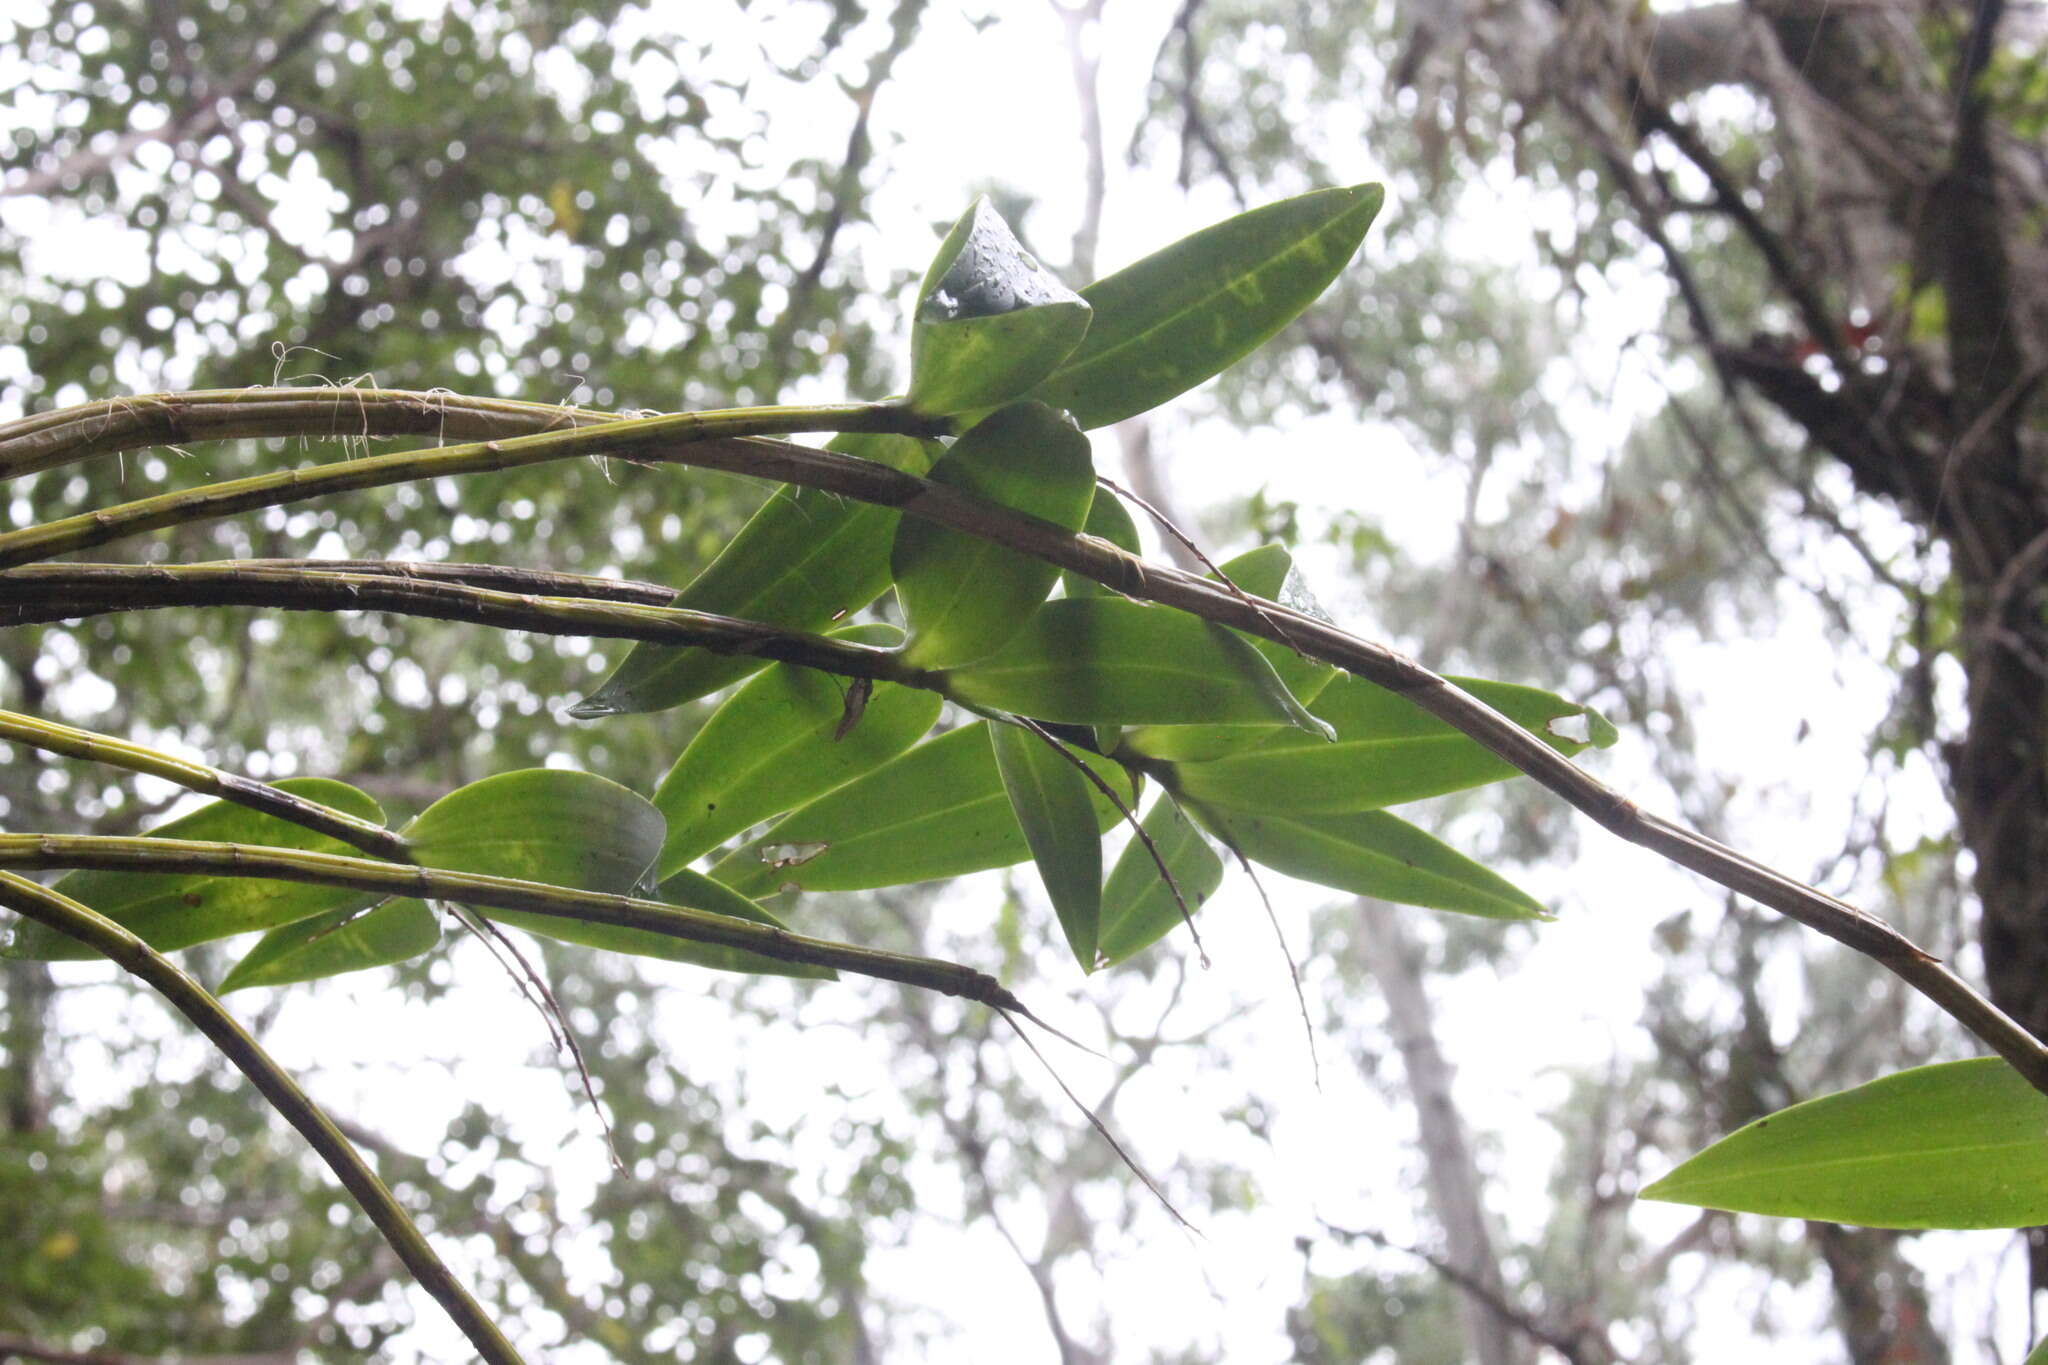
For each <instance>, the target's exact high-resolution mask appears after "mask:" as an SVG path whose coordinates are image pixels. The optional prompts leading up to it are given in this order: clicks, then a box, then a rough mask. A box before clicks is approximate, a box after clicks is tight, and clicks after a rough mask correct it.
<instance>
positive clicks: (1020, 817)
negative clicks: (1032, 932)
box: [989, 725, 1102, 971]
mask: <svg viewBox="0 0 2048 1365" xmlns="http://www.w3.org/2000/svg"><path fill="white" fill-rule="evenodd" d="M989 739H990V740H991V741H992V743H993V746H994V750H995V759H996V771H997V772H998V773H999V774H1001V776H1002V781H1003V790H1004V791H1006V792H1007V793H1009V797H1010V809H1011V811H1013V812H1014V813H1015V814H1016V817H1017V823H1018V825H1019V826H1021V827H1022V829H1023V831H1024V842H1025V843H1026V844H1028V845H1029V846H1030V848H1031V858H1032V861H1033V862H1035V863H1037V864H1038V875H1039V879H1040V880H1041V881H1043V882H1044V883H1045V894H1046V895H1047V897H1048V898H1050V899H1051V901H1052V908H1053V911H1054V912H1055V913H1056V914H1057V915H1058V916H1059V920H1060V928H1061V929H1062V930H1063V931H1064V932H1065V933H1066V936H1067V946H1068V947H1069V948H1071V949H1072V950H1073V953H1074V960H1075V961H1076V962H1079V963H1080V964H1081V966H1082V968H1083V969H1084V970H1089V971H1092V970H1094V967H1095V935H1096V927H1097V925H1098V923H1099V921H1100V919H1101V915H1102V831H1101V830H1100V829H1099V828H1098V827H1097V825H1096V819H1095V811H1094V808H1093V805H1092V803H1091V800H1090V798H1091V796H1093V795H1094V790H1093V787H1092V784H1090V783H1089V781H1088V779H1087V778H1085V777H1083V776H1082V775H1081V773H1080V770H1079V769H1077V768H1076V767H1075V766H1074V765H1073V764H1072V763H1070V762H1068V761H1067V760H1066V759H1065V758H1063V757H1061V755H1060V754H1059V752H1058V751H1056V750H1055V749H1054V748H1053V747H1052V746H1051V745H1049V744H1047V743H1045V741H1044V740H1042V739H1040V738H1039V737H1038V736H1037V735H1034V734H1032V733H1031V732H1030V731H1028V730H1025V729H1023V728H1022V727H1020V726H1015V725H994V726H991V727H990V728H989Z"/></svg>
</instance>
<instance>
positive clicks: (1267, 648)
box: [1124, 545, 1337, 763]
mask: <svg viewBox="0 0 2048 1365" xmlns="http://www.w3.org/2000/svg"><path fill="white" fill-rule="evenodd" d="M1218 567H1219V568H1221V569H1222V570H1223V574H1224V577H1226V578H1227V579H1229V580H1230V581H1231V582H1232V583H1235V584H1236V585H1237V586H1238V588H1239V589H1240V590H1242V591H1243V592H1244V593H1246V594H1247V595H1249V596H1252V597H1263V598H1265V599H1266V600H1268V601H1271V602H1278V603H1280V605H1282V606H1284V607H1291V608H1293V609H1294V610H1296V611H1299V612H1303V613H1306V614H1307V615H1309V616H1313V617H1315V618H1316V619H1317V620H1319V621H1328V620H1329V619H1330V617H1329V613H1327V612H1325V611H1324V610H1323V605H1322V603H1320V602H1318V601H1317V600H1316V598H1315V594H1314V593H1312V592H1310V591H1309V589H1308V584H1307V582H1306V581H1305V580H1304V579H1303V578H1302V576H1301V572H1300V570H1298V569H1296V568H1295V567H1294V556H1293V554H1292V553H1290V552H1289V551H1288V549H1287V547H1286V546H1284V545H1262V546H1260V547H1259V548H1258V549H1256V550H1251V551H1247V552H1246V553H1244V554H1241V555H1239V556H1237V557H1236V558H1235V559H1230V560H1226V561H1224V562H1223V563H1222V564H1221V565H1219V566H1218ZM1211 577H1214V575H1211ZM1239 638H1241V639H1243V640H1244V641H1245V642H1246V643H1247V644H1249V645H1250V646H1251V647H1252V648H1253V649H1255V650H1257V651H1258V652H1259V654H1260V656H1261V657H1262V658H1264V659H1265V661H1266V662H1267V663H1269V664H1271V665H1272V666H1273V672H1274V673H1275V674H1277V675H1278V676H1279V678H1280V681H1281V684H1282V685H1283V686H1285V687H1286V688H1287V690H1288V691H1289V692H1290V693H1292V694H1293V695H1294V697H1295V698H1296V699H1298V700H1299V701H1301V702H1302V703H1303V704H1304V705H1307V706H1308V708H1309V710H1310V712H1311V713H1313V712H1314V711H1315V707H1314V706H1313V705H1310V703H1312V702H1314V701H1315V699H1316V697H1318V696H1319V695H1321V693H1322V690H1323V689H1324V688H1325V687H1326V686H1328V685H1329V682H1330V680H1331V679H1332V678H1334V677H1336V676H1337V669H1336V668H1334V667H1333V666H1331V665H1329V664H1326V663H1322V662H1319V661H1318V660H1314V659H1308V658H1304V657H1303V656H1302V655H1301V654H1299V653H1297V652H1296V651H1295V650H1292V649H1289V648H1288V647H1287V646H1286V645H1283V644H1280V643H1278V642H1276V641H1273V640H1265V639H1260V638H1258V637H1256V636H1251V635H1240V637H1239ZM1289 732H1292V733H1299V734H1304V737H1306V735H1305V733H1304V732H1300V731H1293V730H1292V727H1289V729H1288V730H1286V731H1283V730H1278V729H1267V730H1260V729H1253V728H1248V727H1245V726H1241V725H1170V726H1159V725H1148V726H1140V727H1138V728H1136V729H1133V730H1132V731H1131V732H1130V733H1129V734H1128V735H1127V736H1125V741H1124V742H1125V743H1127V744H1129V745H1130V746H1131V748H1133V749H1135V750H1136V751H1137V752H1139V753H1141V754H1145V755H1147V756H1148V757H1151V758H1164V759H1168V760H1171V761H1173V762H1177V763H1188V762H1198V761H1200V760H1203V759H1210V758H1217V757H1220V756H1222V755H1224V754H1230V753H1236V752H1238V751H1240V750H1243V749H1248V748H1253V747H1256V746H1258V745H1261V744H1264V743H1265V742H1266V741H1267V740H1268V739H1269V738H1271V737H1272V736H1273V735H1276V734H1281V733H1289Z"/></svg>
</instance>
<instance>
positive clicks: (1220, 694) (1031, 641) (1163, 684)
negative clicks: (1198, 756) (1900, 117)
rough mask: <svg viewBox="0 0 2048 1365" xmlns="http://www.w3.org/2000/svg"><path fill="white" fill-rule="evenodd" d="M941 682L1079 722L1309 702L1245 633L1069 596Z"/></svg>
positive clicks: (1278, 708) (1147, 721)
mask: <svg viewBox="0 0 2048 1365" xmlns="http://www.w3.org/2000/svg"><path fill="white" fill-rule="evenodd" d="M940 681H941V685H942V686H943V688H944V690H945V691H946V692H947V693H948V694H949V695H951V696H953V697H956V698H958V699H959V700H961V701H963V702H966V703H968V704H969V705H972V706H979V707H984V708H987V709H989V710H995V711H1007V712H1010V713H1011V714H1012V715H1020V716H1035V717H1038V718H1039V719H1041V720H1051V721H1061V722H1065V723H1068V724H1074V725H1099V724H1117V725H1184V724H1195V723H1221V724H1230V725H1276V724H1277V725H1298V726H1301V727H1303V728H1305V729H1308V730H1310V731H1312V732H1314V733H1317V734H1327V733H1328V728H1327V727H1326V726H1324V725H1323V723H1322V722H1321V721H1319V720H1316V719H1315V718H1314V717H1313V716H1311V715H1309V713H1308V712H1307V711H1305V710H1303V709H1302V706H1301V703H1300V702H1298V701H1296V700H1295V699H1294V697H1293V696H1292V695H1290V694H1289V693H1288V691H1287V689H1286V687H1284V686H1283V685H1282V684H1281V682H1280V679H1279V676H1278V675H1277V674H1275V673H1274V672H1273V666H1272V665H1271V664H1269V663H1267V662H1266V660H1265V659H1264V658H1263V657H1262V656H1261V655H1260V654H1259V652H1258V651H1257V650H1255V649H1253V648H1252V647H1251V646H1250V645H1249V644H1247V643H1246V642H1245V641H1244V639H1243V638H1241V637H1240V636H1238V635H1236V634H1234V633H1233V632H1231V631H1229V630H1226V629H1224V628H1223V627H1222V626H1218V625H1214V624H1211V623H1210V622H1208V621H1204V620H1202V619H1200V618H1199V617H1195V616H1190V615H1188V614H1187V613H1186V612H1181V611H1175V610H1174V609H1173V608H1171V607H1161V606H1153V605H1151V604H1149V603H1144V602H1132V601H1127V600H1125V599H1123V598H1116V597H1077V598H1071V599H1069V598H1061V599H1059V600H1057V601H1053V602H1048V603H1046V604H1045V605H1044V606H1043V607H1040V608H1039V609H1038V611H1037V612H1036V613H1035V614H1033V615H1032V617H1031V619H1030V620H1029V621H1028V622H1026V623H1025V625H1024V628H1023V629H1022V630H1020V631H1019V632H1018V633H1017V634H1016V636H1015V637H1014V638H1012V639H1011V640H1010V642H1009V643H1008V644H1006V645H1004V646H1003V647H1002V648H1001V649H999V650H997V651H996V652H995V653H994V654H991V655H989V656H988V657H987V658H985V659H979V660H977V661H975V662H974V663H971V664H968V665H965V666H964V667H960V668H954V669H950V670H947V671H946V672H945V673H944V674H942V675H941V680H940Z"/></svg>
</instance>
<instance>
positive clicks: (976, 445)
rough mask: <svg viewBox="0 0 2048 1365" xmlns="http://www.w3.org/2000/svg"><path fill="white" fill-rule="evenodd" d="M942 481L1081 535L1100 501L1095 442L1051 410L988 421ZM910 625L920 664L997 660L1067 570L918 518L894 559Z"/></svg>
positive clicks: (1029, 406)
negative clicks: (1093, 503)
mask: <svg viewBox="0 0 2048 1365" xmlns="http://www.w3.org/2000/svg"><path fill="white" fill-rule="evenodd" d="M931 478H932V481H933V482H935V483H944V484H950V485H952V486H953V487H955V488H959V489H963V490H965V491H966V492H969V493H973V494H976V495H977V496H979V497H983V498H987V499H988V500H989V501H991V502H996V503H1000V504H1002V505H1003V506H1005V507H1010V508H1014V509H1016V510H1017V511H1020V512H1026V513H1029V514H1030V515H1032V516H1035V517H1040V518H1043V519H1044V520H1046V521H1050V522H1055V523H1057V524H1058V525H1060V526H1064V527H1066V528H1068V529H1069V530H1074V529H1078V528H1079V527H1080V525H1081V523H1082V522H1083V520H1085V519H1086V517H1087V515H1088V504H1089V501H1090V499H1091V498H1092V497H1093V496H1094V493H1095V466H1094V464H1093V463H1092V462H1091V461H1090V459H1089V453H1088V438H1087V437H1086V436H1083V435H1082V434H1081V432H1080V430H1079V429H1078V428H1076V427H1075V426H1074V424H1073V423H1072V422H1069V421H1068V420H1067V419H1066V418H1064V417H1062V416H1060V415H1059V414H1058V413H1056V412H1054V411H1053V410H1052V409H1051V408H1048V407H1046V406H1045V405H1044V404H1043V403H1018V404H1014V405H1012V406H1010V407H1007V408H1004V409H1002V410H1001V411H999V412H996V413H993V414H991V415H990V416H988V417H986V418H984V419H983V420H982V421H981V423H980V424H979V425H978V426H976V427H975V428H974V429H973V430H972V431H970V432H968V433H967V434H966V435H965V436H962V437H961V438H960V439H959V440H958V441H957V442H955V443H954V445H953V448H952V449H951V450H950V451H948V452H947V453H946V457H945V458H944V459H943V460H940V461H939V462H938V464H937V465H935V466H934V467H933V468H932V472H931ZM890 568H891V570H892V571H893V573H894V574H895V577H896V595H897V598H898V600H900V601H901V602H902V604H903V613H904V615H905V617H907V618H908V620H909V622H910V643H909V645H908V646H907V647H906V649H905V653H906V654H907V655H908V657H909V658H910V660H911V661H912V662H913V663H916V664H919V665H921V666H923V667H926V668H943V667H946V666H948V665H951V664H958V663H966V662H967V661H968V660H970V659H977V658H980V657H981V656H982V655H984V654H987V653H989V652H990V651H991V650H993V649H995V648H996V646H998V645H1000V644H1002V643H1003V641H1004V640H1006V639H1008V638H1009V637H1010V636H1012V635H1014V634H1016V632H1017V630H1018V629H1019V628H1020V627H1021V626H1022V625H1023V624H1024V622H1025V621H1026V620H1027V619H1029V617H1030V615H1031V609H1032V608H1033V607H1036V606H1037V605H1038V604H1039V603H1040V602H1042V601H1044V600H1045V595H1046V594H1047V593H1048V592H1050V591H1052V585H1053V581H1054V579H1056V578H1057V577H1058V576H1059V570H1058V569H1057V568H1055V567H1054V566H1052V565H1050V564H1047V563H1045V562H1044V561H1043V560H1038V559H1033V558H1031V557H1029V556H1027V555H1021V554H1018V553H1017V552H1016V551H1015V550H1010V549H1006V548H1004V547H1003V546H1000V545H995V544H992V543H990V542H989V541H986V540H982V539H980V538H978V537H975V536H969V535H962V534H961V533H960V532H958V531H951V530H948V529H946V528H945V527H943V526H939V525H937V524H936V523H933V522H929V521H924V520H922V519H920V518H916V517H911V518H908V519H906V520H905V521H904V522H903V523H902V524H901V525H899V526H898V527H897V528H896V544H895V547H894V548H893V550H892V551H891V554H890Z"/></svg>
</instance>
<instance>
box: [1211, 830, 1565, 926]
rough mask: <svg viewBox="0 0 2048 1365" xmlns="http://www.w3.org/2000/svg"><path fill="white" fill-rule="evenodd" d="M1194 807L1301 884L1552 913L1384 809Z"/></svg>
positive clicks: (1519, 913)
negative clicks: (1303, 811)
mask: <svg viewBox="0 0 2048 1365" xmlns="http://www.w3.org/2000/svg"><path fill="white" fill-rule="evenodd" d="M1191 809H1192V810H1193V812H1194V814H1195V816H1196V818H1197V819H1199V820H1200V821H1201V822H1202V823H1203V824H1204V825H1206V826H1207V827H1209V828H1210V829H1212V830H1214V831H1215V833H1216V834H1217V836H1218V837H1220V838H1221V839H1223V840H1224V841H1225V842H1226V843H1228V844H1231V845H1233V846H1234V847H1236V848H1238V849H1239V850H1241V851H1242V852H1243V853H1244V855H1245V856H1246V857H1247V858H1250V859H1251V860H1252V861H1254V862H1257V863H1263V864H1265V865H1266V866H1267V867H1270V868H1272V869H1273V870H1274V871H1275V872H1284V873H1286V874H1287V875H1288V876H1290V877H1299V878H1301V879H1302V880H1303V881H1309V882H1318V883H1320V884H1322V885H1323V886H1328V887H1334V888H1335V889H1336V890H1339V891H1348V892H1350V893H1351V894H1353V895H1355V896H1373V897H1376V898H1378V899H1380V900H1386V901H1398V902H1400V903H1401V904H1403V905H1420V906H1425V907H1427V908H1429V909H1431V910H1452V911H1456V912H1457V913H1459V914H1463V915H1479V916H1482V917H1484V918H1487V919H1548V918H1550V916H1549V914H1548V912H1546V911H1545V910H1544V908H1543V906H1542V904H1541V903H1540V902H1539V901H1537V900H1535V899H1534V898H1533V897H1531V896H1529V895H1528V894H1527V893H1526V892H1524V891H1521V890H1520V889H1518V888H1517V887H1515V886H1514V885H1513V884H1512V883H1510V882H1509V881H1507V880H1506V879H1505V878H1503V877H1500V876H1497V875H1495V874H1494V873H1492V872H1489V871H1487V870H1486V869H1485V868H1483V867H1481V866H1480V865H1479V864H1478V863H1475V862H1473V861H1472V860H1471V859H1470V858H1467V857H1466V856H1465V855H1464V854H1462V853H1459V852H1458V851H1457V850H1456V849H1454V848H1452V847H1450V845H1448V844H1445V843H1443V842H1441V841H1439V840H1437V839H1435V838H1432V837H1431V836H1430V835H1428V834H1425V833H1423V832H1422V831H1421V830H1419V829H1417V828H1416V827H1415V826H1413V825H1411V824H1409V823H1408V822H1407V821H1405V820H1397V819H1395V818H1394V817H1393V816H1391V815H1388V814H1386V813H1385V812H1383V811H1363V812H1360V813H1357V814H1354V815H1253V814H1250V813H1248V812H1240V811H1229V810H1223V809H1220V808H1216V807H1203V806H1194V807H1191Z"/></svg>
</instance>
